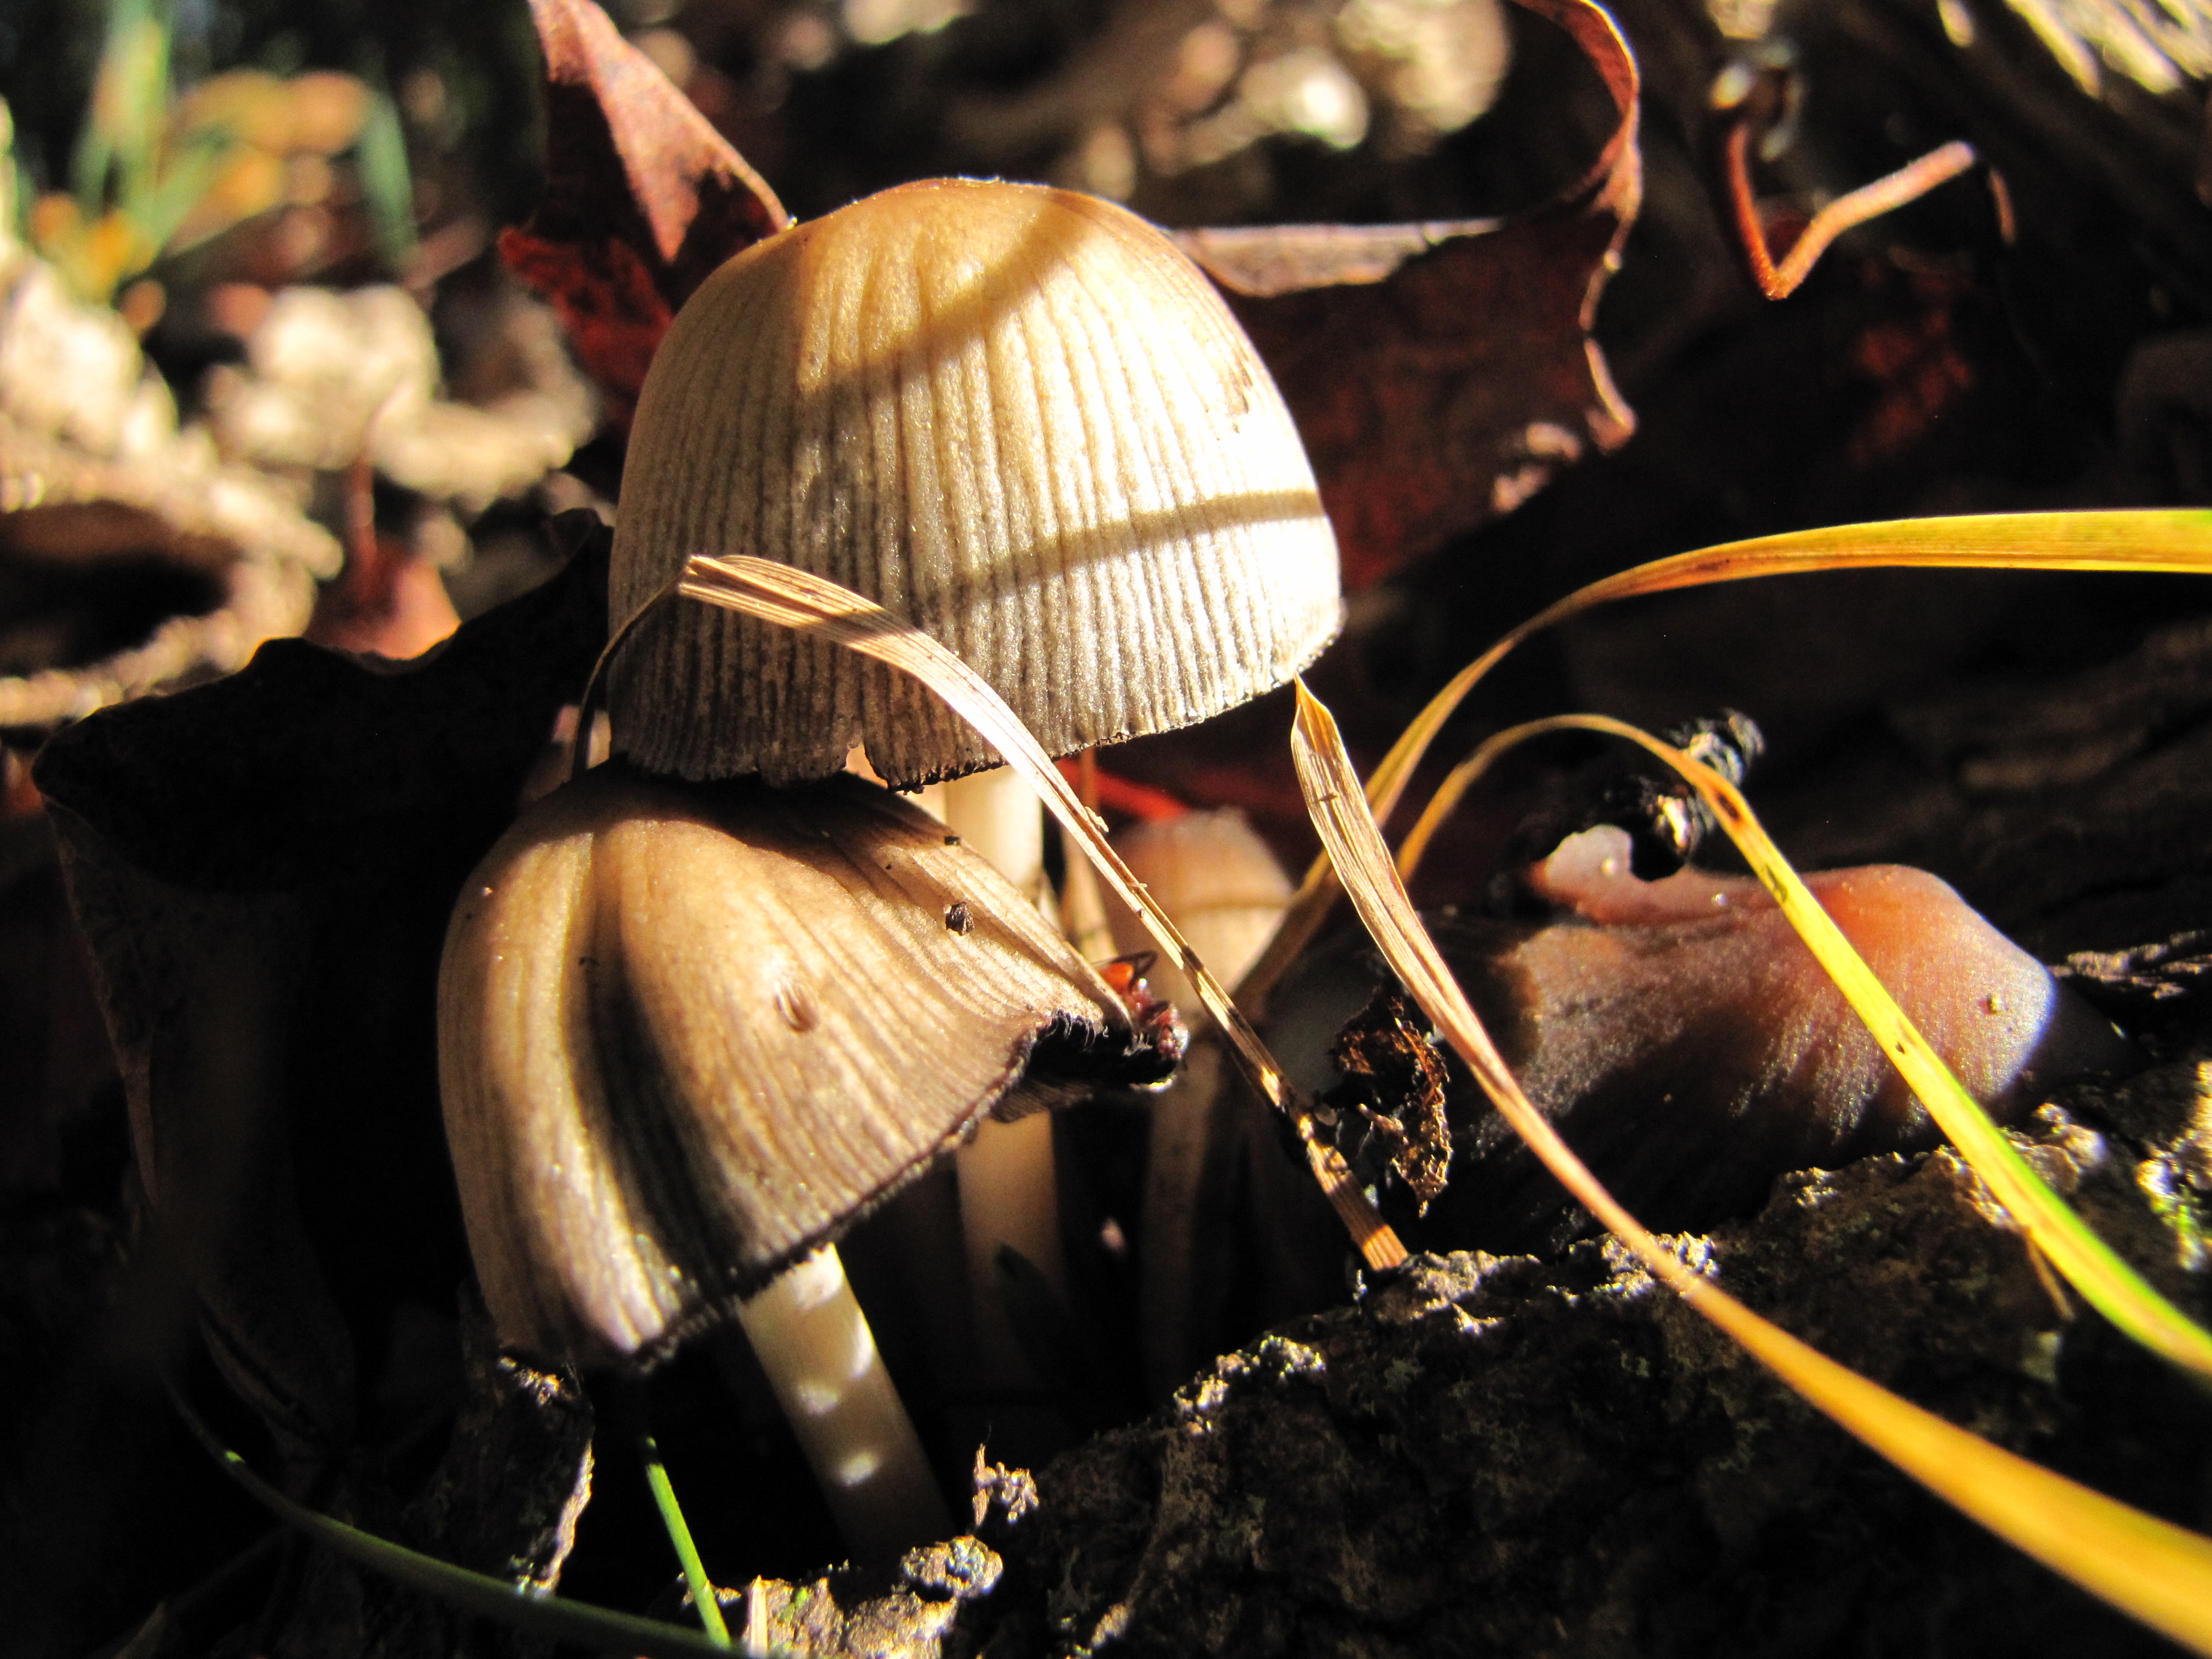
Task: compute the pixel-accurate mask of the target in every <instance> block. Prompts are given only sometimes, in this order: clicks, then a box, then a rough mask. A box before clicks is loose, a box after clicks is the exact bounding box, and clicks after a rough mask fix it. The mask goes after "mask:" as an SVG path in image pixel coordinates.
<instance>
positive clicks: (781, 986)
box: [439, 763, 1178, 1554]
mask: <svg viewBox="0 0 2212 1659" xmlns="http://www.w3.org/2000/svg"><path fill="white" fill-rule="evenodd" d="M956 912H957V913H960V914H963V915H964V917H965V919H966V921H967V922H968V926H967V927H965V928H962V927H954V926H950V925H948V918H949V917H950V916H951V915H953V914H955V913H956ZM1177 1048H1178V1044H1177V1042H1176V1032H1175V1029H1174V1028H1173V1027H1172V1025H1171V1024H1159V1025H1146V1024H1141V1023H1139V1022H1137V1021H1135V1020H1133V1018H1132V1016H1131V1013H1130V1011H1129V1008H1128V1007H1127V1005H1126V1004H1125V1003H1124V1002H1123V1001H1122V1000H1121V998H1120V997H1119V996H1118V995H1117V994H1115V991H1114V990H1113V989H1112V988H1111V987H1109V986H1108V985H1107V983H1106V982H1105V981H1103V980H1102V979H1101V978H1100V977H1099V976H1098V975H1097V973H1095V972H1094V971H1093V970H1092V969H1091V968H1090V967H1089V966H1088V964H1086V963H1084V962H1083V961H1082V960H1081V959H1080V958H1079V957H1077V956H1076V955H1075V953H1074V952H1073V950H1072V949H1071V948H1070V947H1069V946H1068V945H1067V944H1066V941H1065V940H1063V939H1060V937H1059V935H1058V934H1057V933H1055V932H1054V930H1053V929H1052V927H1050V926H1049V924H1048V923H1047V922H1046V921H1044V919H1043V918H1042V916H1041V915H1039V914H1038V912H1037V910H1036V907H1035V906H1034V905H1033V904H1031V903H1030V902H1027V901H1026V900H1024V899H1023V898H1022V897H1021V896H1019V895H1018V894H1017V893H1015V892H1014V891H1013V890H1012V889H1011V888H1010V887H1009V886H1008V885H1007V884H1006V882H1005V880H1004V878H1001V877H1000V876H999V875H998V874H997V872H994V870H993V869H992V868H991V867H990V866H988V865H987V864H986V863H985V862H984V861H983V860H981V859H979V858H977V857H976V856H975V855H974V854H971V853H969V852H968V851H966V850H965V849H964V848H961V847H959V846H958V845H957V844H951V843H949V842H948V841H947V838H946V836H945V833H944V830H943V829H942V827H941V826H940V825H939V824H937V823H934V822H933V821H932V820H930V819H929V818H928V817H927V815H925V814H923V813H922V812H921V811H919V809H917V808H915V807H914V806H912V805H909V804H908V803H906V802H904V801H902V800H900V799H898V798H897V797H896V796H894V795H892V794H890V793H888V792H887V791H884V790H882V789H878V788H876V787H872V786H870V785H867V784H864V783H862V782H860V781H859V780H857V779H852V778H841V779H837V780H834V781H830V782H829V783H827V784H825V785H823V786H821V787H813V788H809V789H805V790H793V791H776V790H771V789H769V788H767V787H763V786H762V785H760V784H759V783H757V781H750V780H747V781H736V782H731V783H726V784H720V785H714V786H703V787H702V786H683V785H677V784H672V783H670V782H666V781H656V780H653V779H650V778H647V777H645V776H643V775H640V774H638V773H636V772H635V770H633V769H630V768H629V767H628V766H626V765H623V764H622V763H611V764H610V765H608V766H605V767H601V768H599V769H595V770H593V771H592V772H590V773H587V774H586V775H585V776H584V777H583V778H582V779H580V780H579V781H576V782H574V783H572V784H570V785H568V786H567V787H564V788H562V789H559V790H556V792H555V793H552V794H551V795H549V796H547V797H546V798H545V799H544V800H542V801H540V802H538V803H537V804H536V805H533V806H532V808H530V809H529V810H528V811H526V813H525V814H524V816H523V817H522V818H521V819H520V821H519V822H518V823H516V824H515V826H514V827H513V829H511V830H510V831H509V832H508V833H507V836H505V837H504V838H502V839H501V842H499V843H498V845H497V846H495V848H493V849H492V851H491V852H490V854H488V855H487V856H486V858H485V859H484V860H483V863H482V864H481V865H480V866H478V868H477V871H476V872H475V873H474V874H473V875H471V878H470V879H469V882H468V884H467V886H466V888H465V890H464V892H463V896H462V898H461V901H460V902H459V906H458V907H457V908H456V909H455V911H454V915H453V923H452V926H451V928H450V930H449V931H448V933H447V942H446V951H445V957H444V960H443V962H442V964H441V969H440V987H439V1065H440V1074H441V1088H442V1093H443V1095H444V1098H445V1106H446V1122H447V1138H448V1140H449V1142H450V1144H451V1146H452V1150H453V1162H454V1167H455V1170H456V1172H457V1175H458V1177H459V1185H460V1191H461V1198H462V1205H463V1209H464V1212H465V1217H466V1220H467V1224H468V1230H469V1242H470V1247H471V1252H472V1254H473V1255H474V1257H475V1260H476V1263H477V1274H478V1277H479V1278H480V1279H481V1280H482V1282H483V1291H484V1296H485V1300H486V1302H487V1303H488V1304H489V1307H490V1309H491V1311H492V1314H493V1316H494V1318H495V1321H496V1322H497V1324H498V1327H499V1329H500V1333H501V1338H502V1340H505V1341H506V1342H507V1343H508V1344H509V1345H511V1346H515V1347H517V1348H520V1349H522V1350H525V1351H527V1352H533V1353H536V1354H538V1355H542V1356H546V1357H551V1358H561V1359H564V1360H568V1361H569V1362H572V1363H574V1364H582V1365H614V1366H618V1367H623V1368H628V1369H633V1370H635V1369H641V1368H643V1367H646V1366H649V1365H650V1364H652V1363H653V1362H654V1361H655V1360H657V1359H659V1358H661V1357H663V1356H665V1354H667V1353H668V1352H671V1351H672V1350H673V1349H674V1348H675V1347H676V1346H678V1344H679V1343H681V1342H682V1341H683V1340H684V1339H686V1338H687V1337H689V1336H690V1335H691V1334H694V1333H696V1332H698V1331H700V1330H702V1329H704V1328H707V1327H708V1326H710V1325H713V1324H714V1323H717V1322H720V1321H722V1320H724V1319H726V1318H730V1317H735V1318H737V1319H738V1320H739V1321H741V1322H743V1324H744V1328H745V1329H746V1332H747V1334H748V1335H749V1337H750V1339H751V1340H752V1341H753V1345H754V1347H755V1350H756V1352H757V1353H758V1354H759V1355H760V1357H761V1359H762V1363H763V1367H764V1368H765V1369H766V1370H768V1372H769V1376H770V1378H771V1380H772V1381H773V1382H774V1383H775V1388H776V1390H777V1393H778V1395H779V1396H780V1398H781V1400H782V1401H783V1402H784V1404H785V1407H786V1409H787V1413H788V1414H789V1415H790V1417H791V1419H792V1423H793V1428H794V1429H795V1430H796V1431H797V1432H798V1433H799V1437H800V1441H801V1443H802V1445H803V1446H804V1447H805V1450H806V1453H807V1455H808V1458H809V1460H810V1462H811V1464H812V1466H813V1467H814V1468H815V1470H816V1473H817V1476H818V1477H819V1478H820V1479H821V1481H822V1484H823V1490H824V1492H825V1493H826V1494H827V1496H828V1497H829V1502H830V1504H831V1507H832V1510H833V1511H835V1512H836V1515H837V1516H838V1519H839V1521H840V1522H841V1524H842V1526H843V1527H844V1528H845V1531H846V1535H847V1538H848V1542H850V1543H851V1544H852V1546H853V1547H854V1550H855V1551H856V1553H861V1554H874V1553H881V1552H882V1551H884V1550H886V1549H890V1548H894V1547H901V1546H903V1545H906V1544H910V1543H912V1542H915V1541H917V1540H918V1539H920V1538H922V1537H925V1536H939V1535H942V1534H943V1530H944V1525H945V1519H944V1512H943V1507H942V1503H941V1500H940V1499H939V1496H938V1494H937V1492H936V1489H935V1487H934V1485H933V1482H932V1481H931V1480H930V1478H929V1474H928V1471H927V1466H926V1464H925V1463H924V1462H923V1460H922V1457H921V1451H920V1449H919V1444H918V1443H917V1442H916V1440H915V1435H914V1431H913V1429H912V1427H911V1425H909V1424H908V1422H907V1419H906V1417H905V1414H904V1412H903V1411H902V1409H901V1408H900V1407H899V1406H898V1403H897V1401H896V1397H895V1395H892V1394H891V1392H890V1384H889V1381H888V1379H887V1377H886V1376H884V1371H883V1368H882V1365H881V1363H880V1361H879V1360H878V1358H876V1354H875V1346H874V1341H873V1339H872V1336H871V1335H870V1334H869V1333H868V1331H867V1328H866V1324H865V1322H862V1321H861V1320H860V1315H859V1310H858V1306H857V1304H854V1302H853V1300H852V1297H851V1293H850V1291H849V1290H848V1289H846V1288H844V1279H843V1272H842V1267H838V1266H837V1265H836V1253H835V1250H834V1249H833V1248H831V1247H832V1246H833V1245H834V1243H835V1241H836V1238H837V1237H839V1236H840V1235H841V1234H842V1233H843V1232H844V1231H846V1230H847V1229H848V1228H849V1227H850V1226H851V1225H853V1224H854V1222H855V1221H856V1220H858V1219H859V1218H860V1217H861V1216H862V1215H864V1214H865V1213H866V1212H867V1211H868V1210H869V1209H870V1208H872V1206H875V1205H877V1204H878V1203H880V1202H882V1201H883V1200H884V1199H886V1198H887V1197H889V1196H890V1194H892V1193H894V1192H896V1190H897V1189H898V1188H901V1187H902V1186H903V1185H904V1184H905V1183H907V1182H909V1181H911V1180H913V1179H914V1178H915V1177H916V1176H919V1175H920V1174H921V1172H922V1171H923V1170H926V1169H927V1167H928V1166H929V1164H930V1163H931V1162H932V1160H933V1159H934V1158H936V1157H937V1156H938V1155H939V1153H940V1152H945V1150H947V1149H949V1148H950V1147H951V1146H953V1145H955V1144H956V1143H957V1142H958V1141H959V1140H960V1139H962V1138H963V1137H964V1136H965V1135H967V1134H969V1133H971V1132H972V1131H973V1129H974V1127H975V1125H976V1123H977V1122H978V1121H979V1120H980V1119H981V1118H982V1116H983V1115H985V1114H986V1113H987V1112H995V1113H997V1114H998V1115H1001V1116H1013V1115H1019V1113H1020V1112H1021V1111H1023V1110H1024V1109H1026V1108H1029V1107H1031V1106H1034V1105H1036V1104H1038V1103H1047V1102H1048V1101H1049V1100H1050V1099H1052V1098H1053V1097H1054V1095H1055V1094H1056V1093H1057V1092H1058V1091H1060V1090H1062V1089H1064V1088H1065V1087H1066V1086H1067V1085H1071V1084H1078V1083H1080V1084H1084V1085H1091V1084H1111V1083H1115V1082H1146V1081H1157V1080H1158V1079H1161V1078H1164V1076H1165V1075H1166V1074H1167V1073H1168V1072H1169V1071H1170V1070H1171V1069H1172V1066H1173V1065H1174V1061H1175V1060H1176V1057H1177Z"/></svg>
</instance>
